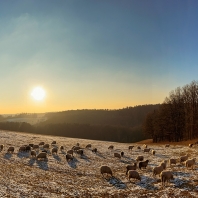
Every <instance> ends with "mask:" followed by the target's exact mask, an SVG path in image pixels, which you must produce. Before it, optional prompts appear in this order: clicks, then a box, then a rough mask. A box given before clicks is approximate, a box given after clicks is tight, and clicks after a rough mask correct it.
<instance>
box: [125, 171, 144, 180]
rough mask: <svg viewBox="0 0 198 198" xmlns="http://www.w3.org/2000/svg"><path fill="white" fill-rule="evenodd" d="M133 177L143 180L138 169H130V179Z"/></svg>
mask: <svg viewBox="0 0 198 198" xmlns="http://www.w3.org/2000/svg"><path fill="white" fill-rule="evenodd" d="M131 178H133V179H138V180H140V181H141V177H140V175H139V173H138V172H137V171H136V170H129V171H128V180H129V181H130V179H131Z"/></svg>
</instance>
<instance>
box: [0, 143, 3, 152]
mask: <svg viewBox="0 0 198 198" xmlns="http://www.w3.org/2000/svg"><path fill="white" fill-rule="evenodd" d="M3 147H4V145H3V144H1V145H0V152H1V151H2V150H3Z"/></svg>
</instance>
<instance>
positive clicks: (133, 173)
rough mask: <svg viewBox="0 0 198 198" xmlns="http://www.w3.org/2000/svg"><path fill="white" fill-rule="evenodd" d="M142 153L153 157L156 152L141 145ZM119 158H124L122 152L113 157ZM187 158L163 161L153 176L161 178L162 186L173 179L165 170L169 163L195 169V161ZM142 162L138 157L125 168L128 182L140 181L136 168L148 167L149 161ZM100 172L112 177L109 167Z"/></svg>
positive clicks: (170, 172) (140, 157) (103, 167)
mask: <svg viewBox="0 0 198 198" xmlns="http://www.w3.org/2000/svg"><path fill="white" fill-rule="evenodd" d="M195 144H198V142H196V143H195ZM192 146H193V144H189V147H192ZM143 147H144V148H143V151H144V152H151V153H152V154H153V155H155V153H156V151H155V150H151V149H150V148H147V145H143ZM165 147H166V148H168V147H170V145H169V144H167V145H165ZM113 148H114V147H113V146H112V145H111V146H110V147H109V149H113ZM133 148H134V146H129V148H128V149H129V150H132V149H133ZM137 149H141V148H140V147H139V146H138V147H137ZM121 156H124V152H121V153H114V157H118V158H121ZM188 158H189V154H187V155H185V156H181V157H180V158H179V159H174V158H170V159H169V160H163V161H162V162H161V163H160V164H159V165H158V166H157V167H154V168H153V170H152V171H153V176H156V175H159V176H160V177H161V182H162V186H164V185H165V183H166V182H170V180H171V179H174V177H173V172H172V171H169V170H165V169H166V167H167V164H168V163H169V165H170V167H171V165H172V164H176V163H178V162H179V163H184V164H185V166H186V168H192V169H193V168H194V167H195V163H196V159H195V158H193V159H188ZM143 160H144V156H142V155H139V156H138V157H137V158H136V162H135V163H134V164H133V165H127V166H126V175H127V178H128V180H129V181H130V179H131V178H133V179H138V180H140V181H141V177H140V175H139V173H138V171H137V168H138V167H139V169H142V168H146V167H147V165H148V162H149V160H145V161H143ZM100 172H101V174H102V175H103V174H110V175H111V176H113V173H112V170H111V168H110V167H109V166H101V168H100Z"/></svg>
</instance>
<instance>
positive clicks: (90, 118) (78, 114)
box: [0, 104, 159, 142]
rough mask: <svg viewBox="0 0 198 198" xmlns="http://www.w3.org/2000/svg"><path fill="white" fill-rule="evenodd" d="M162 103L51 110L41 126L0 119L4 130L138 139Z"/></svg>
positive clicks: (111, 138) (118, 140)
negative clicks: (116, 107)
mask: <svg viewBox="0 0 198 198" xmlns="http://www.w3.org/2000/svg"><path fill="white" fill-rule="evenodd" d="M158 107H159V104H158V105H142V106H135V107H128V108H124V109H120V110H72V111H63V112H56V113H48V114H46V116H47V118H48V119H47V121H45V122H42V123H39V124H37V125H30V124H28V123H25V122H22V123H20V122H0V129H2V130H11V131H18V132H30V133H39V134H45V135H57V136H64V137H74V138H82V139H94V140H104V141H115V142H137V141H141V140H143V139H145V138H146V137H145V136H144V134H143V130H142V127H141V126H142V123H143V121H144V119H145V116H146V115H147V114H148V112H150V111H153V110H154V109H157V108H158Z"/></svg>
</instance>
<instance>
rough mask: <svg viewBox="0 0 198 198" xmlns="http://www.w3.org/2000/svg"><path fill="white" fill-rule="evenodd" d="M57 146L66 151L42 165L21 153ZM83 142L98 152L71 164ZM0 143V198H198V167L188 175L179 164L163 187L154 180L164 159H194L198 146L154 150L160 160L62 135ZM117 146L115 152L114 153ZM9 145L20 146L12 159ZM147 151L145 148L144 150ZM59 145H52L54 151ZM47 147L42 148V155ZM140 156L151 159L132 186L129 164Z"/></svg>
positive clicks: (5, 137) (10, 135)
mask: <svg viewBox="0 0 198 198" xmlns="http://www.w3.org/2000/svg"><path fill="white" fill-rule="evenodd" d="M53 140H56V141H57V146H58V147H59V146H61V145H63V146H64V147H65V150H64V151H63V152H61V151H59V152H58V155H55V154H53V155H52V154H51V153H50V151H49V155H48V160H46V161H45V160H44V161H42V160H36V159H34V158H30V157H29V153H19V152H18V149H19V147H20V146H22V145H24V144H29V143H33V144H38V143H39V142H41V141H44V142H45V143H49V144H50V145H51V142H52V141H53ZM76 143H79V144H80V146H81V147H82V148H85V146H86V145H87V144H88V143H91V144H92V147H93V148H97V149H98V153H96V154H95V153H92V151H91V150H90V149H84V155H83V156H82V157H81V156H79V155H75V154H74V156H75V159H74V160H73V161H71V162H69V163H68V162H67V161H66V159H65V152H66V151H67V150H69V149H71V147H72V146H74V145H76ZM0 144H4V150H3V151H1V152H0V197H138V198H139V197H163V198H165V197H167V198H169V197H197V196H198V167H197V164H196V167H195V169H194V170H191V169H190V170H187V169H186V167H184V165H183V164H179V163H178V164H177V165H175V166H174V167H173V168H170V167H169V165H168V168H167V169H168V170H172V171H173V174H174V178H175V179H174V180H171V183H170V184H168V185H167V186H166V187H162V185H161V182H160V180H159V177H158V176H157V177H156V178H155V177H153V174H152V168H153V167H155V166H157V165H158V164H159V163H160V162H161V161H162V160H164V159H169V158H170V157H174V158H179V157H180V156H181V155H185V154H187V153H188V154H190V158H194V157H197V154H198V147H193V148H189V147H187V146H180V145H176V146H170V147H169V148H166V149H165V146H164V145H151V146H149V147H150V148H152V149H154V150H155V151H156V155H155V156H153V155H152V154H151V153H144V152H143V150H138V149H137V146H139V144H138V145H137V144H131V145H134V146H135V147H134V148H133V150H132V151H129V150H128V146H129V145H130V144H123V143H114V142H102V141H95V140H84V139H74V138H66V137H56V136H44V135H37V134H28V133H27V134H26V133H17V132H7V131H0ZM109 145H114V150H112V151H111V150H108V147H109ZM9 146H14V147H15V152H14V153H13V154H8V153H7V149H8V147H9ZM140 146H141V145H140ZM52 147H53V146H50V150H51V148H52ZM41 149H42V148H40V150H41ZM121 151H124V153H125V156H124V157H123V158H122V159H121V160H120V159H116V158H114V157H113V153H114V152H121ZM138 155H143V156H144V157H145V159H148V160H149V165H148V167H147V169H146V170H139V169H138V170H137V171H138V172H139V174H140V176H141V179H142V180H141V182H140V181H132V182H129V181H128V180H127V178H126V174H125V173H126V165H127V164H130V163H133V162H135V159H136V157H137V156H138ZM101 165H108V166H110V167H111V168H112V170H113V177H112V178H110V177H106V178H103V177H102V176H101V174H100V166H101Z"/></svg>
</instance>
